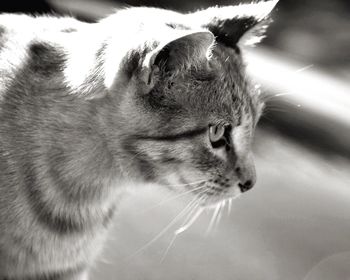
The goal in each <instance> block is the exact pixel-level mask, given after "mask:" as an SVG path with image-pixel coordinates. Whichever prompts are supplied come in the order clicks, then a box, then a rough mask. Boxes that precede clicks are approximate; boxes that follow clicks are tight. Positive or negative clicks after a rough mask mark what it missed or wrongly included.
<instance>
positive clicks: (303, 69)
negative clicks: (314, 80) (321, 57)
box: [295, 64, 314, 73]
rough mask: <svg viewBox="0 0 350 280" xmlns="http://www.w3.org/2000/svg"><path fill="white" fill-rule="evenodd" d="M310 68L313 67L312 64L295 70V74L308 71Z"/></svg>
mask: <svg viewBox="0 0 350 280" xmlns="http://www.w3.org/2000/svg"><path fill="white" fill-rule="evenodd" d="M312 67H314V65H313V64H310V65H306V66H304V67H302V68H300V69H298V70H296V71H295V73H300V72H303V71H305V70H309V69H310V68H312Z"/></svg>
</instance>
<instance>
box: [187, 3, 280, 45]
mask: <svg viewBox="0 0 350 280" xmlns="http://www.w3.org/2000/svg"><path fill="white" fill-rule="evenodd" d="M277 2H278V0H272V1H267V2H257V3H251V4H241V5H237V6H227V7H214V8H209V9H207V10H203V11H199V12H196V13H193V14H189V15H188V16H187V19H188V20H189V24H190V25H192V26H197V25H198V24H199V27H201V28H203V27H204V28H207V29H209V30H210V31H211V32H212V33H213V34H214V35H215V36H216V40H217V42H218V43H222V44H224V45H226V46H229V47H236V46H237V45H239V44H241V43H242V44H253V43H257V42H259V41H260V40H261V38H263V36H264V32H265V30H266V28H267V26H268V24H269V23H270V20H269V15H270V13H271V11H272V10H273V8H274V7H275V6H276V4H277Z"/></svg>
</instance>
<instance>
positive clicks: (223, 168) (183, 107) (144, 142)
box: [0, 1, 276, 280]
mask: <svg viewBox="0 0 350 280" xmlns="http://www.w3.org/2000/svg"><path fill="white" fill-rule="evenodd" d="M275 4H276V1H270V2H266V3H262V4H259V3H257V4H250V5H241V6H239V7H223V8H211V9H209V10H207V11H200V12H196V13H193V14H187V15H183V14H178V13H175V12H171V11H166V10H160V9H149V8H132V9H127V10H121V11H118V12H117V13H116V14H114V15H112V16H110V17H108V18H106V19H104V20H102V21H101V22H99V23H95V24H87V23H83V22H79V21H77V20H74V19H71V18H54V17H38V18H34V17H31V16H27V15H8V14H4V15H0V278H1V279H16V280H17V279H86V278H85V277H86V272H87V271H88V268H89V266H90V265H91V264H92V262H93V261H94V259H95V258H96V255H97V254H98V252H99V249H100V248H101V245H102V242H103V240H104V238H105V235H106V232H107V229H108V226H109V224H110V221H111V219H112V217H113V214H114V212H115V210H116V208H117V206H118V201H119V200H120V199H121V194H122V193H123V191H124V188H123V186H124V185H125V182H129V183H130V182H134V183H135V182H139V183H143V182H151V183H158V184H160V185H162V186H164V187H167V188H169V189H171V190H172V191H183V190H191V189H192V190H193V193H194V194H193V195H198V194H196V192H195V191H194V189H195V188H196V187H198V185H194V184H188V183H190V182H194V181H199V180H202V181H205V182H204V183H202V185H203V186H204V187H205V192H203V193H202V194H201V198H202V201H201V203H202V205H203V207H206V206H210V205H212V204H215V203H217V202H218V201H222V200H223V199H227V198H231V197H234V196H237V195H238V194H239V193H240V192H241V191H240V188H239V184H243V183H244V182H246V181H250V184H254V182H255V173H254V166H253V163H252V157H251V152H250V143H251V139H252V136H253V132H254V128H255V125H256V123H257V121H258V119H259V116H260V114H261V109H262V106H263V104H262V102H261V101H260V99H259V95H258V93H257V92H256V91H255V90H254V88H253V87H252V86H250V84H249V82H248V80H247V78H246V75H245V70H244V63H243V61H242V57H241V53H240V48H239V42H240V39H241V38H242V37H243V35H244V34H246V33H247V32H249V31H251V29H252V28H253V27H256V26H257V25H258V24H260V23H262V22H263V21H264V20H266V18H267V16H268V14H269V13H270V11H271V9H272V8H273V6H274V5H275ZM259 5H261V7H262V8H261V9H262V11H259V13H257V11H258V7H259ZM227 11H229V12H227ZM243 11H244V12H243ZM208 14H210V15H211V16H207V15H208ZM215 15H217V16H215ZM131 19H132V22H131ZM247 23H249V24H248V25H247ZM221 124H223V125H225V127H226V126H229V127H230V129H231V130H229V135H226V136H225V137H226V140H227V141H228V142H230V145H229V146H230V147H231V149H228V146H226V149H225V148H219V147H214V145H213V143H211V140H210V138H209V134H208V133H209V132H208V131H209V127H216V126H220V125H221ZM227 145H228V144H227ZM186 184H188V185H186ZM175 185H178V186H181V185H182V186H183V187H174V186H175Z"/></svg>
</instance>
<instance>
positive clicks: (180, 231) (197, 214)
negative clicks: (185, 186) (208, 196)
mask: <svg viewBox="0 0 350 280" xmlns="http://www.w3.org/2000/svg"><path fill="white" fill-rule="evenodd" d="M196 210H197V211H196V212H195V213H194V215H193V216H192V218H191V219H190V220H188V221H186V222H185V223H184V224H182V226H181V227H180V228H178V229H177V230H176V231H175V235H179V234H180V233H183V232H184V231H186V230H187V229H188V228H189V227H190V226H192V225H193V223H194V222H195V221H196V220H197V219H198V218H199V216H200V215H201V214H202V213H203V208H202V207H200V208H198V207H197V208H196Z"/></svg>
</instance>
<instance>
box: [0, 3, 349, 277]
mask: <svg viewBox="0 0 350 280" xmlns="http://www.w3.org/2000/svg"><path fill="white" fill-rule="evenodd" d="M6 2H7V1H6ZM6 2H5V1H2V2H1V3H0V11H1V12H25V13H34V14H41V13H55V14H66V15H67V14H68V15H73V16H75V17H77V18H79V19H81V20H84V21H89V22H93V21H96V20H98V19H99V18H102V17H104V16H106V15H108V14H111V13H113V10H114V9H118V8H122V7H125V6H155V7H162V8H170V9H174V10H178V11H183V12H188V11H194V10H196V9H200V8H205V7H209V6H213V5H233V4H236V3H239V2H240V3H241V2H246V1H239V2H238V1H233V0H231V1H205V0H192V1H188V0H171V1H170V0H154V1H147V0H144V1H140V0H129V1H111V0H109V1H103V0H100V1H97V0H95V1H94V0H77V1H73V0H48V1H19V0H18V1H17V0H12V1H10V2H8V3H6ZM273 18H274V23H273V24H272V25H271V27H270V28H269V29H268V32H267V35H268V36H267V38H266V39H265V40H264V41H263V42H262V43H261V44H259V45H258V46H257V47H256V48H254V49H253V48H252V49H247V50H245V52H246V57H247V61H248V63H249V68H248V70H249V73H250V75H251V77H252V78H254V79H255V80H257V81H258V82H260V83H261V84H262V87H263V90H264V91H265V92H266V94H267V95H268V102H267V110H266V113H265V115H264V116H263V118H262V119H261V122H260V125H259V129H258V131H257V134H256V139H255V144H254V150H255V156H256V164H257V173H258V183H257V185H256V187H255V188H254V189H253V190H251V191H250V192H248V193H247V194H245V195H243V196H242V197H241V198H240V199H238V200H236V201H234V203H233V205H232V210H231V212H230V213H227V214H225V215H223V217H222V218H221V221H220V223H219V224H218V225H216V226H215V227H214V228H213V230H211V231H210V232H209V234H205V232H206V229H207V227H208V224H209V222H210V219H211V217H212V212H208V213H204V214H203V215H202V216H201V217H200V218H199V219H198V220H197V222H196V223H195V224H194V225H193V226H192V227H191V228H189V229H188V230H187V231H185V232H183V233H182V234H180V235H178V236H177V239H176V240H175V242H174V243H173V244H172V238H173V236H174V231H175V230H176V229H177V228H178V227H179V224H176V223H175V224H173V226H171V227H169V228H167V225H168V224H169V222H170V221H171V220H172V219H173V217H175V216H176V215H177V214H178V213H179V212H180V211H181V210H182V209H183V208H184V207H185V206H186V203H187V202H188V201H186V198H178V199H164V197H169V194H167V193H164V192H162V191H161V190H159V189H155V187H149V188H146V189H144V190H140V191H138V192H135V193H134V194H132V195H130V196H128V198H127V199H126V200H125V201H124V202H123V204H122V207H121V209H120V212H119V214H118V215H117V216H116V220H115V226H114V229H113V230H112V231H111V234H110V238H109V241H108V242H107V244H106V246H105V250H104V252H103V254H102V257H101V259H100V260H99V261H98V262H97V264H96V265H95V267H94V268H93V270H92V277H91V279H101V280H102V279H111V280H112V279H123V280H124V279H125V280H136V279H137V280H139V279H140V280H141V279H142V280H146V279H147V280H148V279H152V280H156V279H159V280H160V279H177V280H178V279H201V280H209V279H210V280H211V279H217V280H221V279H222V280H224V279H225V280H226V279H235V280H260V279H261V280H262V279H264V280H266V279H268V280H277V279H281V280H282V279H283V280H297V279H300V280H349V279H350V266H349V264H350V164H349V163H350V82H349V80H350V2H349V1H348V0H332V1H329V0H308V1H302V0H280V3H278V5H277V8H276V9H275V10H274V12H273ZM130 20H132V19H130ZM162 201H163V203H162ZM164 201H165V202H164ZM164 229H167V230H166V231H164ZM160 233H162V234H161V235H160ZM150 241H151V242H150ZM170 244H172V246H171V247H169V245H170ZM146 245H147V246H146Z"/></svg>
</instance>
